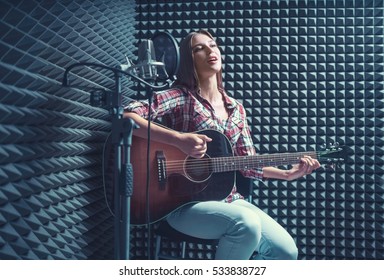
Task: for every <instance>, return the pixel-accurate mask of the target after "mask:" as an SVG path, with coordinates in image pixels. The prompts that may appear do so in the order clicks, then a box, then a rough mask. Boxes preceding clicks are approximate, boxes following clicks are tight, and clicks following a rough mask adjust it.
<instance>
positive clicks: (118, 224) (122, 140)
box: [63, 62, 169, 260]
mask: <svg viewBox="0 0 384 280" xmlns="http://www.w3.org/2000/svg"><path fill="white" fill-rule="evenodd" d="M78 66H90V67H98V68H102V69H107V70H110V71H113V73H114V78H115V90H114V91H113V94H112V96H103V97H102V98H101V99H103V100H104V101H105V100H106V102H107V104H104V105H105V106H104V107H108V108H109V110H110V113H111V115H112V131H111V137H112V140H111V141H112V145H113V146H114V151H115V153H114V174H113V196H114V197H113V200H114V214H115V217H114V239H115V240H114V247H115V250H114V257H115V259H116V260H129V258H130V208H131V196H132V193H133V169H132V164H131V158H130V150H131V144H132V133H133V129H134V128H136V127H137V125H136V124H135V123H134V122H133V120H131V119H129V118H124V116H123V114H124V108H123V106H122V94H121V77H122V75H127V76H129V77H131V78H133V79H135V80H136V81H138V82H140V83H143V84H145V85H146V86H147V87H148V89H149V88H151V89H159V90H160V89H164V88H166V87H168V86H169V84H165V85H160V86H156V85H153V84H150V83H148V82H147V81H145V80H143V79H141V78H139V77H137V76H135V75H133V74H131V73H129V72H125V71H123V70H121V69H119V68H113V67H109V66H106V65H102V64H97V63H89V62H80V63H75V64H72V65H71V66H69V67H68V68H67V69H66V70H65V72H64V78H63V86H69V82H68V73H69V72H70V71H71V69H73V68H75V67H78ZM104 94H107V93H105V92H104ZM103 172H104V171H103Z"/></svg>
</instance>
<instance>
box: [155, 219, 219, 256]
mask: <svg viewBox="0 0 384 280" xmlns="http://www.w3.org/2000/svg"><path fill="white" fill-rule="evenodd" d="M154 232H155V236H156V249H155V259H156V260H158V259H179V258H181V259H185V253H186V244H187V243H195V244H204V245H212V246H216V245H217V243H218V242H219V240H218V239H205V238H197V237H194V236H190V235H188V234H184V233H182V232H180V231H178V230H176V229H174V228H173V227H172V226H171V225H170V224H169V223H168V222H167V220H162V221H160V222H159V224H158V227H157V228H156V229H155V230H154ZM162 238H167V239H169V240H171V241H176V242H180V243H181V252H180V256H179V257H178V258H176V257H171V256H169V255H165V254H162V253H161V252H160V251H161V242H162Z"/></svg>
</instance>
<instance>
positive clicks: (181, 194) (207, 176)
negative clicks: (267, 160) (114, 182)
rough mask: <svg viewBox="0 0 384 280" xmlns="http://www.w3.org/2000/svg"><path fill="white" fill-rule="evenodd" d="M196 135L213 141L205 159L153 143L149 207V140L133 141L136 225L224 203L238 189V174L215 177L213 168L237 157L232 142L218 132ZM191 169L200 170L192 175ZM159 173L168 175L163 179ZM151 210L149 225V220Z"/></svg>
mask: <svg viewBox="0 0 384 280" xmlns="http://www.w3.org/2000/svg"><path fill="white" fill-rule="evenodd" d="M196 133H199V134H205V135H207V136H208V137H210V138H212V141H211V142H208V143H207V153H206V156H205V157H204V158H202V159H194V158H190V157H188V156H187V155H186V154H184V153H183V152H181V151H180V150H179V149H177V148H175V147H174V146H171V145H166V144H163V143H159V142H154V141H151V143H150V144H151V146H150V168H151V170H150V176H149V177H150V182H149V197H148V207H147V189H146V185H147V161H146V154H147V140H146V139H143V138H139V137H135V136H134V137H133V139H132V149H131V162H132V166H133V174H134V176H133V186H134V188H133V195H132V198H131V223H132V224H133V225H141V224H145V223H147V222H149V223H153V222H156V221H158V220H160V219H162V218H164V217H165V216H166V215H167V214H169V213H171V212H172V211H174V210H175V209H177V208H179V207H181V206H182V205H184V204H187V203H191V202H197V201H207V200H222V199H225V198H226V197H227V196H228V195H229V193H230V192H231V190H232V188H233V186H234V182H235V171H229V172H220V173H214V172H212V170H211V164H210V158H218V157H224V156H229V157H232V156H233V150H232V147H231V145H230V142H229V140H228V138H227V137H226V136H225V135H223V134H221V133H220V132H218V131H215V130H202V131H199V132H196ZM159 155H160V156H159ZM159 161H160V162H161V163H159ZM162 164H164V165H162ZM159 165H161V167H159ZM189 165H191V166H193V167H196V166H197V167H198V168H194V169H193V172H189V171H188V170H189V169H188V166H189ZM163 167H164V168H163ZM159 173H161V174H165V175H164V176H159ZM159 178H163V179H164V180H159ZM147 209H148V210H149V221H147V217H146V216H147V215H146V213H147Z"/></svg>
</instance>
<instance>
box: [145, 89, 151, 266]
mask: <svg viewBox="0 0 384 280" xmlns="http://www.w3.org/2000/svg"><path fill="white" fill-rule="evenodd" d="M146 90H147V95H148V130H147V138H148V139H147V185H146V205H145V207H146V225H147V243H148V246H147V257H148V260H150V259H151V247H152V246H151V244H152V242H151V235H152V233H151V222H150V221H151V214H150V207H149V202H150V201H149V199H150V197H149V196H150V192H149V186H150V177H151V176H150V172H151V166H150V152H151V116H152V92H149V88H148V87H147V89H146Z"/></svg>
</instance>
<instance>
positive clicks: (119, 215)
mask: <svg viewBox="0 0 384 280" xmlns="http://www.w3.org/2000/svg"><path fill="white" fill-rule="evenodd" d="M114 75H115V94H114V95H113V98H112V103H113V104H112V105H113V106H112V110H111V113H112V132H111V137H112V138H111V139H112V145H113V146H114V151H115V154H114V167H115V168H114V176H113V184H114V186H113V190H114V213H115V220H114V235H115V241H114V246H115V259H116V260H128V259H129V257H130V256H129V251H130V250H129V248H130V244H129V242H130V207H131V196H132V192H133V170H132V164H131V157H130V150H131V144H132V133H133V129H134V128H135V127H136V125H135V123H134V122H133V121H132V120H131V119H125V118H124V117H123V112H124V110H123V107H122V104H121V100H122V98H121V81H120V80H121V73H118V72H115V73H114Z"/></svg>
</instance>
